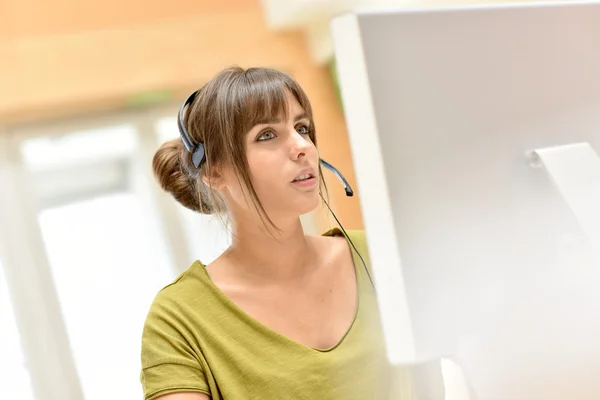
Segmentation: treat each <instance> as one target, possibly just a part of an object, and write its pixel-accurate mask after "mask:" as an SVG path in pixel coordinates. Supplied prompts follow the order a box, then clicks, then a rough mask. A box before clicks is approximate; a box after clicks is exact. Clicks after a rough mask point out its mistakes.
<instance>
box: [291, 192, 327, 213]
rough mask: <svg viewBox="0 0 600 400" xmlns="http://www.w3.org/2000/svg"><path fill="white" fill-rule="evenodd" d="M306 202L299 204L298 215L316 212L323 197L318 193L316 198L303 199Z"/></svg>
mask: <svg viewBox="0 0 600 400" xmlns="http://www.w3.org/2000/svg"><path fill="white" fill-rule="evenodd" d="M303 200H304V201H302V202H298V203H297V204H298V206H297V207H296V208H297V213H298V215H304V214H308V213H310V212H313V211H314V210H316V208H317V207H318V206H319V203H320V202H321V196H319V194H318V193H315V195H314V196H310V198H306V199H303Z"/></svg>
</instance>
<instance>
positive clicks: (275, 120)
mask: <svg viewBox="0 0 600 400" xmlns="http://www.w3.org/2000/svg"><path fill="white" fill-rule="evenodd" d="M303 119H308V115H306V113H302V114H298V115H296V116H295V117H294V122H298V121H300V120H303ZM280 123H281V119H280V118H271V119H263V120H259V121H258V122H257V123H256V125H267V124H280Z"/></svg>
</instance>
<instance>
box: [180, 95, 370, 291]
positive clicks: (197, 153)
mask: <svg viewBox="0 0 600 400" xmlns="http://www.w3.org/2000/svg"><path fill="white" fill-rule="evenodd" d="M199 90H200V89H198V90H196V91H194V92H193V93H192V94H190V95H189V96H188V98H187V99H186V100H185V102H184V103H183V104H182V105H181V108H180V109H179V113H178V114H177V127H178V128H179V135H180V136H181V141H182V142H183V145H184V146H185V148H186V150H187V151H188V152H190V153H191V154H192V163H193V164H194V167H196V168H200V165H201V164H202V162H203V161H204V160H205V157H206V152H205V150H204V143H202V142H198V143H194V140H193V139H192V137H191V136H190V134H189V132H188V131H187V129H186V127H185V125H186V124H185V115H184V114H185V108H186V107H187V106H189V105H190V104H192V103H193V102H194V99H195V98H196V95H197V94H198V92H199ZM319 162H320V164H321V166H323V167H325V168H326V169H328V170H329V171H331V172H332V173H333V174H334V175H335V176H336V178H338V180H339V181H340V182H341V183H342V185H343V186H344V191H345V192H346V196H348V197H352V196H354V191H353V190H352V187H351V186H350V184H349V183H348V181H347V180H346V178H344V175H342V173H341V172H340V171H339V170H338V169H337V168H336V167H334V166H333V165H331V164H330V163H328V162H327V161H325V160H324V159H322V158H320V159H319ZM321 198H323V196H321ZM323 202H324V203H325V205H326V206H327V208H328V209H329V212H331V215H333V218H334V219H335V221H336V222H337V224H338V225H339V226H340V228H341V229H342V232H344V236H345V237H346V239H348V242H349V243H350V245H351V246H352V248H353V249H354V251H355V252H356V254H358V257H359V258H360V261H361V262H362V265H363V267H364V269H365V272H366V273H367V277H368V278H369V281H370V282H371V286H372V287H373V289H375V285H374V283H373V279H372V278H371V273H370V272H369V269H368V268H367V264H366V263H365V260H364V259H363V257H362V255H361V254H360V252H359V251H358V249H357V248H356V246H355V245H354V243H352V239H350V237H349V236H348V234H347V233H346V230H345V229H344V227H343V226H342V224H341V223H340V221H339V219H338V218H337V216H336V215H335V213H334V212H333V210H332V209H331V207H330V206H329V204H328V203H327V201H325V199H323Z"/></svg>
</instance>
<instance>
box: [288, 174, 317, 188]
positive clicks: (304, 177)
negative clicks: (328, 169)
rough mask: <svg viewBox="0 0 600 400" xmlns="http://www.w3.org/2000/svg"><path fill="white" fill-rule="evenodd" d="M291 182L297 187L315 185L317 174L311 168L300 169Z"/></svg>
mask: <svg viewBox="0 0 600 400" xmlns="http://www.w3.org/2000/svg"><path fill="white" fill-rule="evenodd" d="M291 183H292V184H293V185H294V186H297V187H302V188H313V187H315V186H316V185H317V175H316V173H315V171H314V170H313V169H307V170H304V171H301V174H300V175H298V176H297V177H296V178H295V179H294V180H293V181H292V182H291Z"/></svg>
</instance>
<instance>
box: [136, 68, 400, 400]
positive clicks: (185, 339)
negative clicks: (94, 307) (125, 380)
mask: <svg viewBox="0 0 600 400" xmlns="http://www.w3.org/2000/svg"><path fill="white" fill-rule="evenodd" d="M178 125H179V131H180V134H181V137H180V138H179V139H176V140H172V141H169V142H166V143H164V144H163V145H162V146H161V147H160V149H159V150H158V151H157V152H156V154H155V156H154V160H153V168H154V172H155V175H156V177H157V180H158V181H159V183H160V185H161V187H162V188H163V189H164V190H166V191H167V192H169V193H171V194H172V195H173V197H174V198H175V199H176V200H177V201H178V202H179V203H181V204H182V205H184V206H185V207H187V208H190V209H192V210H194V211H197V212H200V213H204V214H220V213H225V212H226V213H227V217H228V219H229V220H230V223H231V230H232V244H231V246H230V247H229V248H228V249H227V250H226V251H225V252H224V253H223V254H222V255H220V256H219V257H218V258H217V259H216V260H215V261H214V262H212V263H211V264H209V265H204V264H202V263H201V262H200V261H196V262H194V263H193V264H192V265H191V266H190V267H189V268H188V269H187V270H186V272H184V273H183V274H182V275H180V276H179V277H178V278H177V279H176V280H175V281H174V282H173V283H171V284H170V285H168V286H166V287H165V288H163V289H162V290H161V291H160V292H159V293H158V294H157V296H156V298H155V300H154V302H153V304H152V306H151V308H150V311H149V313H148V316H147V319H146V322H145V325H144V331H143V337H142V349H141V360H142V372H141V382H142V386H143V390H144V397H145V399H146V400H154V399H160V400H204V399H213V400H219V399H227V400H237V399H240V400H241V399H262V400H270V399H278V400H279V399H343V400H348V399H357V400H358V399H360V400H363V399H377V400H381V399H400V398H403V397H400V396H401V394H400V392H401V391H406V390H407V388H406V386H405V380H406V377H403V376H402V374H401V373H400V374H399V373H398V372H399V371H397V370H396V371H394V370H393V369H392V368H390V366H389V365H388V361H387V358H386V353H385V348H384V344H383V336H382V331H381V326H380V320H379V314H378V311H377V303H376V297H375V290H374V287H373V283H372V280H371V276H370V272H369V268H368V255H367V247H366V243H365V238H364V233H363V232H361V231H348V232H346V231H344V230H343V228H342V229H341V230H339V229H332V230H330V231H328V232H326V233H324V234H323V235H320V236H311V235H306V234H305V233H304V232H303V230H302V225H301V223H300V219H299V216H300V215H302V214H305V213H308V212H310V211H312V210H313V209H314V208H316V207H317V206H318V204H319V202H320V201H322V200H323V201H324V199H323V196H322V189H324V188H325V187H324V183H323V180H322V177H321V166H323V167H325V168H327V169H329V170H331V171H332V172H333V173H334V174H336V176H337V177H338V178H339V179H340V180H341V181H342V183H343V184H344V188H345V190H346V194H348V195H349V196H351V195H352V189H351V188H350V186H349V185H348V183H347V182H346V181H345V179H344V178H343V176H342V175H341V174H340V173H339V171H337V170H336V169H335V168H334V167H333V166H331V165H330V164H328V163H327V162H325V161H324V160H322V159H320V158H319V154H318V151H317V147H316V143H317V138H316V134H315V125H314V122H313V116H312V109H311V106H310V102H309V100H308V98H307V96H306V94H305V93H304V91H303V90H302V88H301V87H300V86H299V85H298V83H297V82H296V81H295V80H293V79H292V78H291V77H290V76H288V75H286V74H284V73H281V72H279V71H275V70H272V69H267V68H250V69H246V70H244V69H241V68H228V69H226V70H223V71H222V72H220V73H219V74H218V75H216V76H215V77H214V78H213V79H212V80H210V81H209V82H208V83H207V84H206V85H204V86H203V87H202V88H201V89H199V90H197V91H195V92H194V93H192V94H191V95H190V96H189V98H188V99H187V100H186V101H185V102H184V104H183V106H182V107H181V110H180V112H179V115H178ZM325 190H326V188H325ZM334 217H335V215H334ZM336 220H337V218H336ZM338 223H339V222H338Z"/></svg>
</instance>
